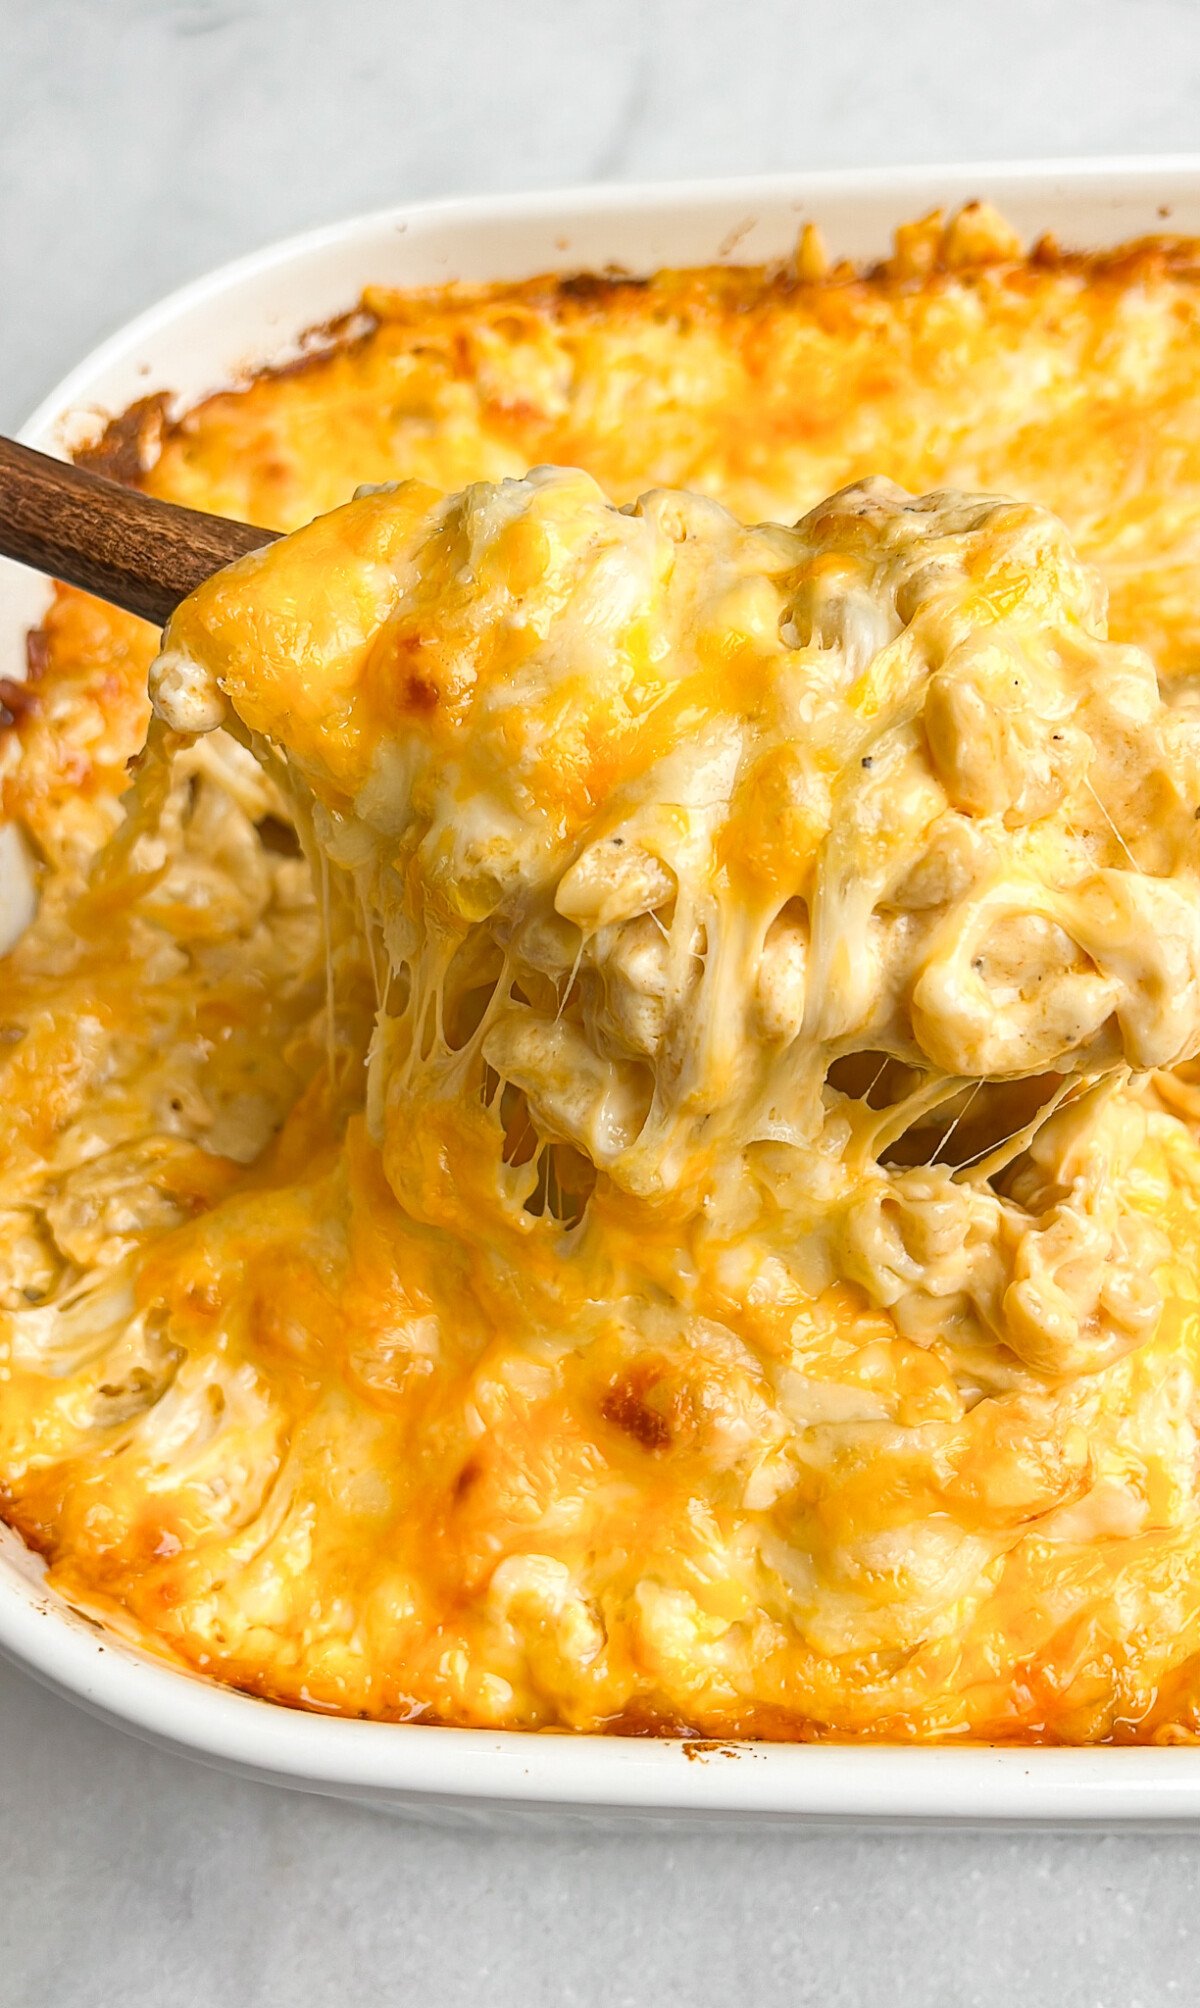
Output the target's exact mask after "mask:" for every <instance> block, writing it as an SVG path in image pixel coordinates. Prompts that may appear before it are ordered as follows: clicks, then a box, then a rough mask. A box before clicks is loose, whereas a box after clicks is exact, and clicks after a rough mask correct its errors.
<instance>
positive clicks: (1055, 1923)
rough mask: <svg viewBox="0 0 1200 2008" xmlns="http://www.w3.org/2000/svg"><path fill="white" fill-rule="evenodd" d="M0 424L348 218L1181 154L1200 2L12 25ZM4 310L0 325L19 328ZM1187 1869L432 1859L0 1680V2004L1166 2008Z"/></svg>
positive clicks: (527, 1856)
mask: <svg viewBox="0 0 1200 2008" xmlns="http://www.w3.org/2000/svg"><path fill="white" fill-rule="evenodd" d="M0 48H2V50H3V56H2V58H0V76H2V77H3V86H4V117H3V119H2V120H0V301H3V311H2V312H0V424H3V425H6V426H11V425H13V424H15V423H17V422H19V420H20V419H21V418H22V417H23V416H24V414H25V412H26V411H27V410H28V409H29V408H30V407H31V406H32V404H33V403H34V402H35V401H36V399H37V398H38V397H39V396H40V395H41V394H42V393H43V391H45V390H46V389H48V388H49V387H50V385H51V384H52V383H53V382H54V380H55V379H56V377H58V376H59V375H60V374H61V373H62V372H63V370H65V369H66V368H67V367H68V366H69V365H70V364H71V363H72V362H74V361H75V360H76V359H77V358H78V357H79V356H80V355H81V354H82V353H83V352H84V351H85V350H86V349H87V348H89V347H90V346H91V345H92V344H93V343H94V342H95V341H96V340H97V339H98V338H99V337H100V336H101V335H103V334H104V333H106V332H107V331H108V330H109V329H111V328H112V327H114V326H116V325H118V324H119V323H120V322H121V321H123V320H125V319H126V318H127V317H128V316H129V315H130V314H131V313H133V312H135V311H136V310H137V309H139V308H140V307H143V306H145V305H147V304H148V303H149V302H151V301H152V300H154V299H155V298H156V297H158V296H159V295H160V294H161V293H163V292H164V291H166V290H167V289H168V288H170V287H172V286H174V285H177V284H178V283H180V282H181V281H182V280H184V279H186V278H188V277H190V276H192V275H194V274H196V273H198V272H200V271H203V270H204V269H205V268H206V267H208V266H211V265H212V264H214V263H217V262H218V261H220V260H222V259H225V258H228V257H231V256H233V255H235V254H236V253H238V252H240V251H243V250H248V249H251V248H253V247H254V246H256V245H258V244H261V243H263V242H266V241H267V240H269V239H270V238H272V237H275V236H279V235H281V234H283V233H285V232H288V231H292V230H296V229H300V228H303V227H304V226H306V225H308V224H312V223H318V222H322V221H325V220H328V219H332V218H335V217H337V216H339V215H343V214H346V213H347V212H349V211H351V210H355V209H360V208H367V207H371V206H374V205H378V204H381V203H384V202H391V201H399V200H403V199H407V198H418V197H426V196H432V195H440V194H452V193H456V192H475V191H479V190H482V189H496V190H502V189H511V188H523V187H538V186H551V185H553V184H555V183H562V182H574V181H583V180H591V179H598V178H599V179H603V178H606V177H611V178H616V179H632V178H635V177H643V176H656V175H657V176H688V175H699V174H709V173H754V172H760V171H769V170H772V169H783V168H791V167H814V166H839V165H841V166H846V165H852V164H872V163H881V162H891V161H894V162H900V161H921V160H929V161H937V160H950V159H955V158H957V159H968V160H970V159H980V160H981V159H987V158H1001V157H1007V156H1032V155H1065V154H1073V153H1099V152H1107V153H1112V152H1138V151H1146V150H1150V149H1154V150H1155V151H1167V150H1171V149H1184V148H1187V147H1189V146H1195V145H1197V144H1200V116H1198V114H1197V105H1198V104H1200V10H1198V9H1197V8H1196V6H1195V5H1194V4H1193V0H1054V4H1052V5H1051V4H1050V0H1005V4H1004V5H1003V6H999V5H995V4H988V0H960V4H959V5H957V6H954V7H951V6H949V5H948V4H945V0H907V4H906V5H905V6H904V7H903V8H901V7H900V6H898V5H897V4H895V0H890V4H889V0H602V4H599V5H597V4H591V5H585V4H583V0H447V4H444V5H443V6H442V7H441V8H433V7H429V6H425V5H417V4H415V0H103V4H95V3H94V0H93V4H89V0H37V4H36V5H30V4H29V0H0ZM18 303H19V305H18ZM1198 1855H1200V1845H1198V1843H1197V1842H1196V1841H1193V1840H1192V1839H1191V1838H1189V1837H1186V1836H1160V1837H1152V1836H1131V1835H1103V1834H1094V1835H1076V1836H1047V1835H1032V1834H1031V1835H1003V1834H992V1835H986V1834H981V1835H951V1834H924V1835H909V1836H897V1835H884V1834H844V1833H838V1834H829V1833H826V1834H812V1835H797V1834H786V1833H781V1832H777V1831H774V1832H771V1831H768V1832H764V1833H762V1834H760V1835H758V1836H751V1837H748V1836H732V1835H727V1834H720V1833H710V1834H702V1835H699V1836H696V1837H693V1838H687V1839H664V1838H661V1837H658V1836H651V1835H637V1836H624V1837H623V1836H617V1835H614V1836H599V1835H598V1836H594V1837H593V1836H587V1835H580V1834H578V1833H571V1834H563V1835H560V1836H553V1837H544V1838H543V1837H538V1838H530V1837H527V1836H521V1837H515V1836H513V1835H511V1834H509V1835H505V1834H496V1835H491V1834H486V1833H464V1832H457V1833H456V1832H444V1833H443V1832H439V1831H434V1830H428V1829H424V1828H419V1827H417V1826H414V1825H408V1824H405V1823H403V1822H400V1821H397V1820H392V1819H389V1818H387V1817H384V1816H381V1815H377V1814H372V1813H368V1812H364V1811H360V1810H358V1809H356V1808H353V1807H346V1806H339V1805H336V1804H333V1803H329V1802H324V1801H320V1800H317V1799H309V1798H302V1797H299V1796H293V1795H290V1794H285V1793H283V1792H277V1791H272V1790H270V1789H267V1788H265V1787H259V1786H254V1785H249V1784H244V1783H241V1782H239V1781H237V1780H234V1779H230V1778H226V1777H224V1776H221V1775H219V1774H217V1773H215V1772H211V1771H206V1770H203V1769H201V1768H200V1767H199V1766H196V1765H191V1764H188V1763H185V1762H183V1761H178V1760H174V1759H171V1758H168V1757H165V1756H161V1755H158V1754H156V1753H154V1752H151V1751H149V1750H147V1749H144V1748H143V1747H142V1746H140V1745H139V1744H137V1743H135V1742H133V1741H132V1740H130V1739H127V1738H125V1737H123V1736H121V1735H119V1734H118V1733H116V1732H115V1731H112V1730H109V1729H106V1728H103V1727H102V1726H100V1725H99V1724H97V1723H95V1722H93V1721H91V1720H90V1719H89V1718H88V1717H87V1716H85V1715H83V1714H82V1713H80V1712H78V1711H77V1710H75V1709H74V1708H71V1707H69V1706H68V1705H66V1704H65V1703H62V1702H59V1701H57V1700H54V1699H52V1698H50V1697H49V1696H48V1695H45V1694H43V1693H42V1692H40V1691H39V1690H38V1689H37V1688H36V1687H34V1686H33V1685H32V1684H31V1683H30V1682H29V1681H27V1680H26V1679H24V1678H23V1677H22V1676H21V1675H19V1674H17V1673H14V1672H11V1671H9V1670H6V1669H0V1890H2V1891H3V1898H2V1899H0V2008H10V2004H11V2008H17V2004H20V2008H43V2004H46V2008H111V2004H113V2003H114V2002H116V2001H118V2000H119V2001H120V2002H121V2004H122V2008H151V2004H153V2008H173V2004H175V2003H180V2004H186V2008H226V2004H229V2008H234V2004H237V2005H238V2008H274V2004H280V2008H283V2004H285V2003H286V2004H288V2008H327V2004H328V2008H346V2004H349V2003H355V2004H357V2003H359V2002H362V2003H366V2002H372V2003H373V2002H375V2001H387V2002H389V2003H390V2002H397V2003H412V2004H413V2008H441V2004H458V2003H462V2004H464V2008H467V2004H472V2008H473V2004H475V2003H478V2002H484V2003H487V2004H489V2008H518V2004H520V2008H540V2004H546V2008H574V2004H600V2003H603V2004H605V2008H643V2004H647V2008H648V2004H651V2003H653V2004H655V2008H675V2004H679V2008H708V2004H713V2008H715V2004H717V2003H721V2004H742V2003H745V2004H754V2008H784V2004H785V2003H786V2004H788V2008H799V2004H803V2003H808V2002H813V2003H817V2002H819V2003H821V2004H822V2008H840V2004H847V2008H857V2005H858V2004H862V2003H871V2002H874V2001H878V2000H884V1999H886V2000H888V2001H889V2002H891V2003H893V2004H896V2008H908V2004H912V2008H917V2004H920V2008H942V2004H946V2008H950V2004H953V2008H969V2004H981V2008H993V2004H995V2008H999V2004H1001V2003H1004V2004H1010V2003H1013V2002H1020V2003H1021V2004H1022V2008H1034V2004H1038V2003H1042V2002H1045V2003H1054V2004H1055V2008H1150V2004H1157V2003H1162V2002H1168V2001H1171V2000H1173V1999H1175V1998H1176V1997H1178V1998H1179V1999H1180V2000H1181V2001H1182V2000H1187V1999H1189V1998H1193V1997H1194V1995H1195V1992H1196V1973H1197V1952H1198V1947H1197V1938H1198V1934H1200V1925H1198V1923H1197V1913H1196V1905H1195V1891H1196V1883H1197V1861H1198Z"/></svg>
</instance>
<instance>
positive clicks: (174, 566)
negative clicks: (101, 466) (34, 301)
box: [0, 438, 279, 627]
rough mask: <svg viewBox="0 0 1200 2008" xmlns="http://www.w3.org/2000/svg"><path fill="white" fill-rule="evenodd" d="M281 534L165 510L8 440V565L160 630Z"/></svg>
mask: <svg viewBox="0 0 1200 2008" xmlns="http://www.w3.org/2000/svg"><path fill="white" fill-rule="evenodd" d="M278 534H279V532H278V531H277V530H259V529H255V528H254V527H253V525H252V524H250V523H234V522H232V521H231V520H230V518H229V517H228V516H207V515H205V514H204V513H203V511H202V510H199V509H181V508H179V507H178V506H177V505H176V504H175V503H173V502H159V501H157V500H156V499H155V498H154V497H153V496H151V495H143V494H142V493H141V492H140V491H139V490H138V489H136V488H125V487H123V486H122V485H121V483H120V482H118V481H106V480H105V479H104V478H103V476H101V475H99V474H89V473H88V472H87V471H86V469H85V468H82V467H73V466H72V465H71V463H70V461H69V460H52V459H51V458H50V456H49V455H48V454H45V453H36V452H35V451H34V449H33V448H32V447H31V446H19V445H18V444H17V442H16V440H13V439H2V438H0V556H4V557H6V558H16V559H17V561H18V562H19V563H20V564H22V565H32V566H33V568H34V569H35V571H39V572H48V573H49V574H50V576H51V577H52V578H55V579H63V580H65V581H66V583H67V584H68V585H70V586H81V587H82V588H83V590H84V591H85V592H88V593H96V594H98V595H99V597H100V598H101V599H102V600H111V601H112V603H113V605H114V606H118V607H124V609H125V611H126V613H130V614H139V615H140V616H141V618H142V619H143V620H146V621H153V622H154V624H155V626H156V627H162V626H163V625H164V623H165V622H166V621H167V619H168V618H169V616H170V615H171V614H172V613H173V612H174V611H175V608H176V607H177V606H178V605H179V602H180V600H183V599H186V598H187V595H188V594H189V593H190V592H192V591H193V590H194V588H195V587H196V586H198V585H200V584H202V582H203V581H204V580H205V579H207V578H209V577H210V576H211V575H212V573H213V572H219V571H220V569H221V567H222V565H228V564H230V563H231V562H232V560H233V559H234V558H241V557H244V556H245V554H246V552H247V551H257V550H260V549H261V548H262V546H263V545H264V544H270V543H273V542H274V540H275V538H276V537H277V536H278Z"/></svg>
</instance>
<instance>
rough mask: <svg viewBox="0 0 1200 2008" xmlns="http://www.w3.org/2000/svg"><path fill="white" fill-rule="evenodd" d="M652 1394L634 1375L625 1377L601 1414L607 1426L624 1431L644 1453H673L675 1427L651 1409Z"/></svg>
mask: <svg viewBox="0 0 1200 2008" xmlns="http://www.w3.org/2000/svg"><path fill="white" fill-rule="evenodd" d="M648 1392H649V1389H648V1388H647V1386H646V1385H645V1382H644V1381H643V1382H642V1384H641V1385H639V1383H638V1379H637V1378H635V1376H634V1375H633V1374H628V1375H625V1376H624V1377H623V1378H622V1379H620V1380H615V1381H614V1382H613V1384H612V1386H611V1387H610V1388H609V1389H608V1391H607V1393H606V1394H605V1396H604V1399H603V1400H602V1401H601V1403H600V1413H601V1415H602V1416H603V1417H604V1420H605V1422H610V1423H611V1424H612V1425H613V1428H614V1429H620V1430H623V1431H624V1433H625V1435H626V1436H631V1437H632V1438H633V1440H634V1442H635V1443H640V1444H641V1447H642V1449H643V1450H650V1451H657V1450H669V1449H670V1447H671V1425H670V1423H669V1422H668V1420H667V1418H666V1416H665V1415H663V1414H662V1413H661V1412H660V1411H659V1410H658V1409H656V1408H652V1407H651V1406H650V1403H649V1402H648V1401H647V1399H646V1396H647V1394H648Z"/></svg>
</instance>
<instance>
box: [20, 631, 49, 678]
mask: <svg viewBox="0 0 1200 2008" xmlns="http://www.w3.org/2000/svg"><path fill="white" fill-rule="evenodd" d="M49 667H50V637H49V635H48V634H47V633H46V630H45V628H40V627H35V628H30V630H29V632H28V634H27V635H26V636H25V677H26V681H27V682H29V683H40V682H41V680H42V678H43V677H44V676H45V674H46V671H47V670H48V669H49Z"/></svg>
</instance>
